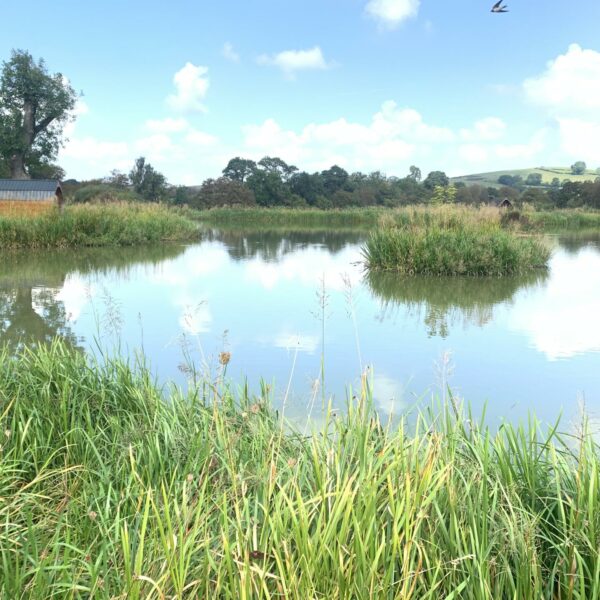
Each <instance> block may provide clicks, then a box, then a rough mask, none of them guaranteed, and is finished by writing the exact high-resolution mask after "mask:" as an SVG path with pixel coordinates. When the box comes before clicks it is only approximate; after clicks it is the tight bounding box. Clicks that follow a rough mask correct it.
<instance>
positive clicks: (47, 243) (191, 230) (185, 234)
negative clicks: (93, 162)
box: [0, 203, 198, 248]
mask: <svg viewBox="0 0 600 600" xmlns="http://www.w3.org/2000/svg"><path fill="white" fill-rule="evenodd" d="M197 236H198V228H197V225H196V224H195V223H193V222H192V221H190V220H189V219H187V218H185V217H183V216H181V215H178V214H176V213H175V212H173V211H171V210H170V209H168V208H167V207H165V206H162V205H159V204H141V203H121V204H102V205H81V206H68V207H66V208H65V209H64V211H63V212H62V213H59V212H58V211H57V210H53V211H50V212H48V213H45V214H42V215H37V216H32V217H28V216H6V215H4V216H3V215H0V248H50V247H63V248H64V247H76V246H126V245H135V244H142V243H151V242H160V241H173V240H189V239H194V238H195V237H197Z"/></svg>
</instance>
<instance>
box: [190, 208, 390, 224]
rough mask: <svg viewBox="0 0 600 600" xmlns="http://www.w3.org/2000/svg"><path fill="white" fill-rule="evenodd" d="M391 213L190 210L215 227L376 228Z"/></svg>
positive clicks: (371, 210) (364, 210)
mask: <svg viewBox="0 0 600 600" xmlns="http://www.w3.org/2000/svg"><path fill="white" fill-rule="evenodd" d="M388 212H390V211H389V210H386V209H379V208H352V209H343V210H321V209H318V208H213V209H211V210H205V211H190V215H193V217H194V218H196V219H198V220H200V221H202V222H203V223H206V224H207V225H216V226H238V227H239V226H244V227H252V226H255V227H276V226H285V227H289V226H297V227H320V226H323V227H370V226H374V225H377V223H378V222H379V219H380V218H381V217H382V215H384V214H386V213H388Z"/></svg>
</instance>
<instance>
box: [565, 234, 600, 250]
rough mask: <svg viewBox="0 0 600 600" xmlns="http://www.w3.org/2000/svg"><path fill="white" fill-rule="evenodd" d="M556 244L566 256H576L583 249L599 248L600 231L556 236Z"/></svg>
mask: <svg viewBox="0 0 600 600" xmlns="http://www.w3.org/2000/svg"><path fill="white" fill-rule="evenodd" d="M558 243H559V244H560V247H561V249H562V250H564V251H565V252H566V253H567V254H572V255H573V254H575V255H576V254H577V253H578V252H579V251H580V250H584V249H585V248H589V247H590V246H591V247H596V248H600V231H584V232H577V233H570V234H562V235H559V236H558Z"/></svg>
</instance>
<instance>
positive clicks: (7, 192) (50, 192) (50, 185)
mask: <svg viewBox="0 0 600 600" xmlns="http://www.w3.org/2000/svg"><path fill="white" fill-rule="evenodd" d="M62 205H63V192H62V186H61V184H60V181H56V180H54V179H0V207H4V208H6V207H8V209H9V210H10V211H11V212H12V211H14V210H18V209H22V210H26V211H27V212H38V210H36V209H42V210H43V208H45V207H46V208H47V207H50V206H58V207H59V208H62Z"/></svg>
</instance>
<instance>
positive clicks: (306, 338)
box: [273, 331, 319, 354]
mask: <svg viewBox="0 0 600 600" xmlns="http://www.w3.org/2000/svg"><path fill="white" fill-rule="evenodd" d="M273 343H274V346H275V347H276V348H283V349H285V350H292V351H293V350H298V351H299V352H306V353H307V354H314V352H315V350H316V349H317V347H318V345H319V336H317V335H310V334H308V333H305V334H301V333H297V334H293V333H288V332H286V331H283V332H281V333H279V334H277V335H276V336H275V340H274V342H273Z"/></svg>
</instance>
